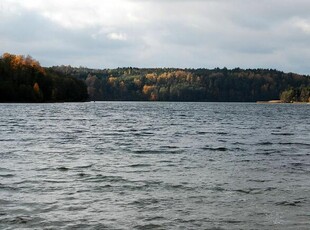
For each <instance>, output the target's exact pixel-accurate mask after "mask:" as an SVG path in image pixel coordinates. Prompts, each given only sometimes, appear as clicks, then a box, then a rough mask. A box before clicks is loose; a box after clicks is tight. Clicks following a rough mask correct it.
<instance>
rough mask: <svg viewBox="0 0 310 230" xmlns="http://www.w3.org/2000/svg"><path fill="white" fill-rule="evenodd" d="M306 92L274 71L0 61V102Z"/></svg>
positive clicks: (301, 97)
mask: <svg viewBox="0 0 310 230" xmlns="http://www.w3.org/2000/svg"><path fill="white" fill-rule="evenodd" d="M309 88H310V77H309V76H307V75H299V74H294V73H284V72H282V71H278V70H274V69H240V68H235V69H227V68H222V69H220V68H215V69H176V68H133V67H127V68H117V69H89V68H86V67H71V66H63V65H62V66H53V67H48V68H44V67H41V65H40V63H39V62H38V61H36V60H34V59H33V58H31V57H30V56H22V55H13V54H8V53H5V54H3V55H2V57H0V102H65V101H198V102H199V101H209V102H256V101H269V100H275V99H281V100H282V101H283V102H294V101H303V102H309V101H310V95H309V94H310V93H309Z"/></svg>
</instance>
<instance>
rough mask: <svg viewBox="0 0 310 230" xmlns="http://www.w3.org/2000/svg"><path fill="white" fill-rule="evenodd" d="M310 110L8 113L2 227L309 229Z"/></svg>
mask: <svg viewBox="0 0 310 230" xmlns="http://www.w3.org/2000/svg"><path fill="white" fill-rule="evenodd" d="M309 178H310V107H309V105H285V104H279V105H278V104H277V105H263V104H238V103H220V104H217V103H150V102H126V103H125V102H105V103H73V104H71V103H68V104H66V103H64V104H0V229H309V228H310V180H309Z"/></svg>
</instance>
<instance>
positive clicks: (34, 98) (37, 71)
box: [0, 53, 88, 102]
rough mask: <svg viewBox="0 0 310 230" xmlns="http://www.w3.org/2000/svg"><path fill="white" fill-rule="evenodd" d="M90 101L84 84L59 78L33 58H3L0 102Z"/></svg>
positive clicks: (60, 76)
mask: <svg viewBox="0 0 310 230" xmlns="http://www.w3.org/2000/svg"><path fill="white" fill-rule="evenodd" d="M87 99H88V94H87V88H86V85H85V82H84V81H82V80H78V79H76V78H74V77H70V76H64V75H63V74H60V73H59V74H56V73H53V72H51V71H49V70H48V69H46V68H43V67H41V66H40V63H39V62H38V61H36V60H34V59H32V58H31V57H30V56H26V57H25V56H22V55H13V54H9V53H5V54H3V55H2V57H1V58H0V102H64V101H85V100H87Z"/></svg>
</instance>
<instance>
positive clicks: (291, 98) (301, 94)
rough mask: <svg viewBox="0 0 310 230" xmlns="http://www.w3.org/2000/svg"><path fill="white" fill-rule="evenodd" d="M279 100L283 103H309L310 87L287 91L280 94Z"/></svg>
mask: <svg viewBox="0 0 310 230" xmlns="http://www.w3.org/2000/svg"><path fill="white" fill-rule="evenodd" d="M280 99H281V101H283V102H285V103H291V102H310V86H308V87H299V88H290V89H287V90H285V91H283V92H282V93H281V96H280Z"/></svg>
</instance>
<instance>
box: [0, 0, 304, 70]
mask: <svg viewBox="0 0 310 230" xmlns="http://www.w3.org/2000/svg"><path fill="white" fill-rule="evenodd" d="M309 12H310V1H309V0H259V1H258V0H113V1H112V0H1V1H0V53H1V54H2V53H5V52H9V53H13V54H23V55H30V56H32V57H33V58H34V59H36V60H38V61H39V62H40V63H41V65H43V66H53V65H71V66H77V67H79V66H83V67H89V68H100V69H103V68H117V67H130V66H131V67H141V68H142V67H145V68H151V67H175V68H216V67H219V68H223V67H227V68H229V69H231V68H236V67H240V68H271V69H278V70H281V71H284V72H295V73H300V74H310V13H309Z"/></svg>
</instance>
